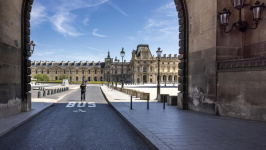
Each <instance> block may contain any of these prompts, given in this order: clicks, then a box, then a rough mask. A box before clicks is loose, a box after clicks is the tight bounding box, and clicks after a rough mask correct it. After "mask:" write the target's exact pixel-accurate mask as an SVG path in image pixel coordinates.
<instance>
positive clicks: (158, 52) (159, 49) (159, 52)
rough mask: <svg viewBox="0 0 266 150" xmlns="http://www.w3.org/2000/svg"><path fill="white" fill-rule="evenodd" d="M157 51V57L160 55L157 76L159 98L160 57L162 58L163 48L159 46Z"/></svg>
mask: <svg viewBox="0 0 266 150" xmlns="http://www.w3.org/2000/svg"><path fill="white" fill-rule="evenodd" d="M156 53H157V57H158V77H157V80H158V85H157V100H158V99H159V97H158V95H159V94H160V58H161V54H162V51H161V48H160V47H159V48H158V50H157V51H156Z"/></svg>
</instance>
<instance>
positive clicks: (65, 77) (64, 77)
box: [59, 75, 67, 80]
mask: <svg viewBox="0 0 266 150" xmlns="http://www.w3.org/2000/svg"><path fill="white" fill-rule="evenodd" d="M63 79H67V76H66V75H61V76H60V77H59V80H63Z"/></svg>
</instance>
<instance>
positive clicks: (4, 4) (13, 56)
mask: <svg viewBox="0 0 266 150" xmlns="http://www.w3.org/2000/svg"><path fill="white" fill-rule="evenodd" d="M21 9H22V1H21V0H19V1H18V0H8V1H6V0H1V1H0V18H1V19H0V20H1V21H0V56H1V59H0V77H1V78H0V96H1V98H0V118H2V117H5V116H9V115H12V114H15V113H18V112H20V111H21V98H22V97H21V12H22V11H21Z"/></svg>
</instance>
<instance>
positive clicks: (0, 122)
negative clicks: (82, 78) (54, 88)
mask: <svg viewBox="0 0 266 150" xmlns="http://www.w3.org/2000/svg"><path fill="white" fill-rule="evenodd" d="M78 88H79V86H78ZM71 89H72V90H71ZM75 89H77V88H75V87H71V88H70V90H69V91H66V92H62V93H57V94H54V95H49V96H46V97H44V98H32V99H31V101H32V103H31V108H32V109H31V110H30V111H28V112H21V113H18V114H14V115H11V116H8V117H5V118H1V119H0V136H2V135H4V134H6V133H8V132H9V131H11V130H13V129H15V128H16V127H18V126H19V125H21V124H23V123H24V122H26V121H28V120H30V119H31V118H33V117H34V116H36V115H38V114H39V113H40V112H42V111H43V110H45V109H46V108H48V107H50V106H52V105H53V104H54V103H56V102H57V101H59V100H61V99H62V98H63V97H64V96H66V95H68V94H70V93H72V92H73V91H75Z"/></svg>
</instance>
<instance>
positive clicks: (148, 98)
mask: <svg viewBox="0 0 266 150" xmlns="http://www.w3.org/2000/svg"><path fill="white" fill-rule="evenodd" d="M149 100H150V96H149V95H148V96H147V109H149Z"/></svg>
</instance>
